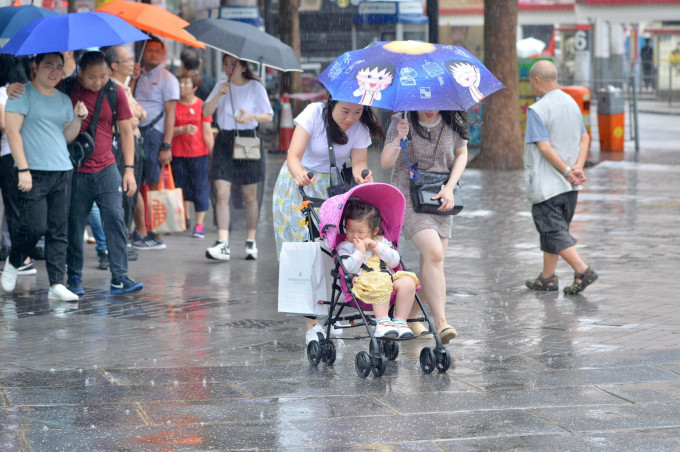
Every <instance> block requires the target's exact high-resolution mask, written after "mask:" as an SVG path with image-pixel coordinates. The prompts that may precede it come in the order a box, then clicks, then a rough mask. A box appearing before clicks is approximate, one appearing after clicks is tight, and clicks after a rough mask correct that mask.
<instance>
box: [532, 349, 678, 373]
mask: <svg viewBox="0 0 680 452" xmlns="http://www.w3.org/2000/svg"><path fill="white" fill-rule="evenodd" d="M529 358H530V359H534V360H537V361H539V362H541V363H542V364H543V365H545V366H547V367H551V368H554V369H578V368H598V367H599V368H612V367H631V366H643V365H662V364H679V365H680V349H677V348H674V349H672V350H650V351H631V350H622V351H612V352H608V353H589V354H585V355H581V354H576V353H569V354H556V353H552V352H550V353H542V354H539V355H533V356H529Z"/></svg>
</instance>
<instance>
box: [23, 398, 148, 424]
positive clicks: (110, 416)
mask: <svg viewBox="0 0 680 452" xmlns="http://www.w3.org/2000/svg"><path fill="white" fill-rule="evenodd" d="M18 416H19V422H20V424H21V428H22V430H42V429H44V428H48V429H73V428H76V429H77V428H102V427H138V426H143V425H145V423H144V420H143V419H142V418H141V417H140V416H139V415H138V413H137V411H136V406H135V405H134V404H111V405H102V404H92V405H87V404H86V405H56V406H37V407H21V408H20V409H19V413H18Z"/></svg>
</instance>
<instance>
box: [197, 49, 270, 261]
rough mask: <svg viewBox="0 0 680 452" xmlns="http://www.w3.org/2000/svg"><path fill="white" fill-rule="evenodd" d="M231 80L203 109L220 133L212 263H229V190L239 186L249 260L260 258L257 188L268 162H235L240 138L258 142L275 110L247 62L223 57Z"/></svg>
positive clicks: (221, 85)
mask: <svg viewBox="0 0 680 452" xmlns="http://www.w3.org/2000/svg"><path fill="white" fill-rule="evenodd" d="M222 65H223V69H224V73H225V74H226V75H227V79H228V80H227V81H224V82H221V83H218V84H217V85H215V88H214V89H213V90H212V92H211V93H210V95H209V96H208V98H207V99H206V102H205V103H204V104H203V116H205V117H209V116H211V115H212V114H213V113H215V112H216V111H217V113H216V114H215V117H216V120H217V125H218V127H219V129H220V132H219V134H218V135H217V139H216V140H215V148H214V151H213V161H212V177H213V179H214V180H215V195H216V197H217V203H216V205H215V211H216V214H217V241H216V242H215V245H213V246H211V247H210V248H208V249H207V250H206V252H205V255H206V257H207V258H208V259H217V260H222V261H228V260H229V259H230V257H231V249H230V247H229V222H230V216H229V213H230V212H229V199H230V197H231V185H232V184H236V185H240V186H241V193H242V194H243V203H244V205H245V213H246V259H249V260H253V259H257V245H256V244H255V232H256V230H257V220H258V217H259V214H260V212H259V205H258V203H257V184H258V183H259V182H262V181H263V180H264V174H265V167H264V160H263V159H259V160H237V159H234V157H233V152H234V140H235V137H236V133H237V131H238V135H239V136H242V137H256V136H257V127H258V125H259V123H261V122H271V121H272V119H273V117H274V111H273V110H272V107H271V104H270V103H269V97H268V96H267V91H266V90H265V88H264V86H263V85H262V83H260V81H259V80H258V79H257V78H256V77H255V75H253V73H252V72H251V70H250V68H249V67H248V63H246V62H245V61H242V60H237V59H236V58H234V57H233V56H231V55H227V54H225V55H224V56H223V58H222Z"/></svg>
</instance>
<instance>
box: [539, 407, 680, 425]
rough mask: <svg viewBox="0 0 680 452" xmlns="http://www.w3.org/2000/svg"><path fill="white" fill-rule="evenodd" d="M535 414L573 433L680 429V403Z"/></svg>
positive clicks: (573, 409) (584, 408)
mask: <svg viewBox="0 0 680 452" xmlns="http://www.w3.org/2000/svg"><path fill="white" fill-rule="evenodd" d="M534 411H535V412H536V413H537V414H538V415H540V416H542V417H544V418H545V419H548V420H549V421H550V422H553V423H555V424H557V425H560V426H561V427H563V428H565V429H567V430H569V431H571V432H602V431H607V430H630V429H644V428H667V427H680V404H664V403H649V404H642V405H632V404H626V405H618V406H613V405H608V406H604V405H603V406H598V407H572V408H539V409H536V410H534Z"/></svg>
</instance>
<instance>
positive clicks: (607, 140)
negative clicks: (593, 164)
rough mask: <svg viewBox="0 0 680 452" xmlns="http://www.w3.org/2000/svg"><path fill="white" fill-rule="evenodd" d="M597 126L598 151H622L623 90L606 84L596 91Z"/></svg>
mask: <svg viewBox="0 0 680 452" xmlns="http://www.w3.org/2000/svg"><path fill="white" fill-rule="evenodd" d="M597 126H598V127H599V129H600V151H605V152H607V151H623V137H624V107H623V91H622V90H621V88H617V87H615V86H611V85H610V86H608V87H607V88H601V89H599V90H598V91H597Z"/></svg>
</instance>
